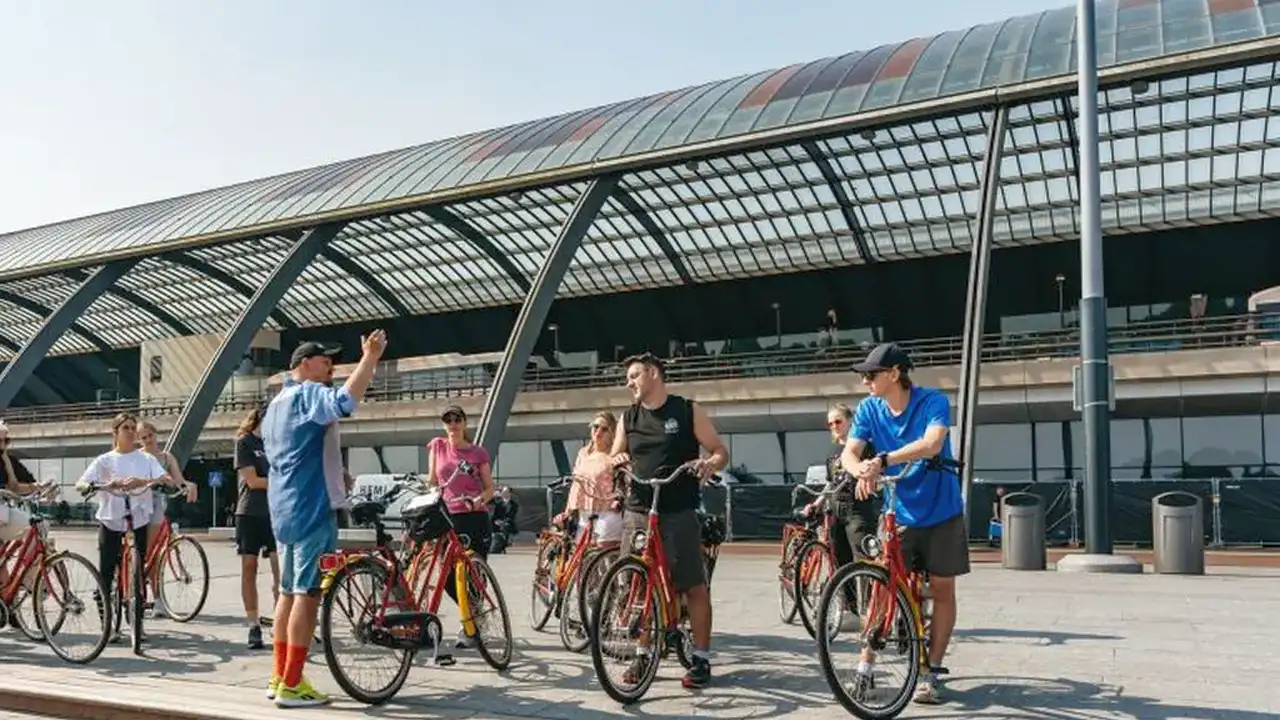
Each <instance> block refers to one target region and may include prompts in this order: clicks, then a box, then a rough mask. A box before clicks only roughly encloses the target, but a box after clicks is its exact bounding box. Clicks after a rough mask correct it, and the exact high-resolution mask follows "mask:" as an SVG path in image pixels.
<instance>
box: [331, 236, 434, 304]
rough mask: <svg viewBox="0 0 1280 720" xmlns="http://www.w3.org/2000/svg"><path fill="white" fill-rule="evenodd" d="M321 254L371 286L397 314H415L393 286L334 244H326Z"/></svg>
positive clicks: (374, 292) (370, 288)
mask: <svg viewBox="0 0 1280 720" xmlns="http://www.w3.org/2000/svg"><path fill="white" fill-rule="evenodd" d="M320 254H321V255H322V256H324V258H325V259H326V260H328V261H329V262H331V263H333V264H334V265H337V266H338V267H339V268H341V269H342V271H343V272H345V273H346V274H348V275H350V276H351V277H353V278H355V279H356V280H358V281H359V282H360V283H361V284H362V285H364V286H365V287H367V288H369V290H370V291H371V292H373V294H374V295H377V296H378V299H380V300H382V302H384V303H386V304H387V307H389V308H391V309H392V310H393V311H394V312H395V314H396V315H399V316H400V317H407V316H409V315H412V314H413V311H412V310H410V309H409V308H408V306H406V305H405V304H404V302H403V301H402V300H400V298H399V297H397V296H396V294H395V293H393V292H391V288H389V287H387V286H386V284H385V283H383V282H382V281H381V280H379V279H378V278H376V277H374V276H373V273H370V272H369V271H368V270H365V269H364V268H363V267H361V266H360V263H358V262H356V261H355V260H352V259H351V258H349V257H347V256H346V255H343V254H342V253H341V252H339V251H338V250H336V249H335V248H334V247H333V246H332V245H327V246H325V248H324V249H323V250H321V251H320Z"/></svg>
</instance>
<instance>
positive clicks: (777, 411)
mask: <svg viewBox="0 0 1280 720" xmlns="http://www.w3.org/2000/svg"><path fill="white" fill-rule="evenodd" d="M1112 362H1113V365H1114V367H1115V371H1116V385H1117V389H1116V395H1117V415H1121V416H1131V417H1142V416H1153V417H1154V416H1162V415H1163V416H1177V415H1180V414H1185V415H1190V414H1214V413H1222V412H1228V411H1239V410H1238V408H1235V406H1231V407H1228V406H1227V405H1226V404H1224V403H1228V404H1229V403H1237V404H1243V405H1244V406H1246V407H1248V408H1251V410H1249V411H1251V412H1259V411H1261V410H1262V409H1263V406H1264V405H1265V404H1266V403H1267V402H1269V399H1268V398H1270V397H1271V396H1275V397H1277V398H1278V399H1280V394H1277V393H1276V390H1277V389H1280V346H1277V345H1266V346H1253V347H1245V348H1223V349H1211V350H1188V351H1180V352H1168V353H1147V354H1134V355H1120V356H1115V357H1113V358H1112ZM1074 364H1075V361H1074V360H1073V359H1070V358H1067V359H1060V358H1045V359H1041V360H1029V361H1014V362H998V363H987V364H986V365H985V366H984V367H983V369H982V375H981V383H982V384H981V390H980V393H979V408H978V421H979V422H983V423H985V422H1020V421H1027V420H1055V419H1068V418H1072V417H1077V416H1078V413H1075V412H1074V411H1073V410H1072V409H1071V374H1072V372H1071V368H1072V366H1073V365H1074ZM913 376H914V379H915V381H916V382H917V383H918V384H920V385H924V386H930V387H937V388H941V389H943V390H944V391H948V392H950V393H951V394H952V395H953V399H954V392H955V390H956V389H957V387H958V385H959V368H957V367H937V368H920V369H918V370H917V371H916V372H915V373H913ZM672 391H673V392H676V393H679V394H682V395H686V396H688V397H692V398H694V399H696V400H697V401H699V402H701V403H703V404H704V405H705V406H706V407H707V408H708V410H709V412H710V413H711V415H712V416H713V417H714V418H715V420H716V424H717V426H718V427H719V428H720V429H721V430H722V431H723V432H767V431H783V430H801V429H803V430H812V429H815V428H818V427H819V426H820V424H821V417H822V415H823V414H824V413H825V412H826V410H827V408H828V407H830V406H831V405H832V404H835V403H837V402H850V403H853V402H857V401H858V400H859V399H861V397H862V396H863V394H864V390H863V387H862V383H861V381H860V380H859V379H858V378H857V377H856V376H855V375H854V374H853V373H852V372H849V373H832V374H823V375H793V376H786V377H765V378H741V379H731V380H706V381H700V382H690V383H680V384H673V385H672ZM629 402H630V397H629V395H628V394H627V391H626V389H625V388H623V387H622V386H621V385H619V386H617V387H604V388H582V389H576V390H560V391H552V392H527V393H521V394H520V395H519V396H517V398H516V403H515V408H514V412H513V414H512V419H511V423H510V424H509V426H508V428H507V433H506V439H507V440H550V439H569V438H576V437H581V436H582V434H583V430H584V428H585V427H586V425H587V422H588V421H589V420H590V417H591V415H592V413H594V412H596V411H597V410H599V409H602V408H604V409H613V410H615V411H620V410H621V409H622V408H624V407H625V406H626V405H627V404H628V403H629ZM454 403H456V404H458V405H460V406H462V407H463V408H464V409H465V410H466V411H467V413H468V414H469V415H471V416H472V423H473V426H474V423H475V418H476V417H477V416H478V415H479V414H480V411H481V409H482V407H483V404H484V398H483V397H478V396H477V397H460V398H454V399H452V400H433V401H407V402H394V403H390V402H388V403H369V404H367V405H365V406H363V407H362V408H361V409H360V410H359V411H358V412H357V415H356V417H353V418H350V419H348V420H346V421H344V422H343V441H344V444H346V445H349V446H364V447H367V446H373V445H409V444H418V443H423V442H425V441H426V440H427V439H428V438H429V437H430V436H431V435H433V434H435V433H438V432H439V431H440V423H439V417H440V412H441V411H442V410H443V409H444V407H445V406H446V405H449V404H454ZM1233 408H1235V409H1234V410H1233ZM242 415H243V413H241V412H237V413H218V414H215V415H213V416H212V417H211V418H210V420H209V423H208V425H207V426H206V431H205V433H204V435H203V437H202V439H201V443H200V445H199V447H198V449H197V452H218V453H222V452H227V451H229V448H230V441H231V438H232V434H233V433H234V430H235V428H236V426H237V425H238V423H239V421H240V419H241V416H242ZM152 419H153V420H154V421H155V423H156V425H157V427H158V428H159V429H160V432H161V433H162V434H164V433H165V432H166V431H167V430H169V429H170V428H171V427H172V425H173V423H174V421H175V420H176V416H158V417H154V418H152ZM109 427H110V424H109V422H108V421H106V420H85V421H73V422H63V423H47V424H32V425H11V430H10V431H11V433H12V434H13V436H14V438H15V440H16V446H17V448H18V449H19V450H21V451H22V452H25V453H27V454H28V455H31V456H33V457H57V456H70V455H75V454H79V453H80V452H82V451H83V450H85V449H87V450H89V451H92V452H96V451H100V450H101V449H102V448H105V447H106V446H107V444H108V429H109Z"/></svg>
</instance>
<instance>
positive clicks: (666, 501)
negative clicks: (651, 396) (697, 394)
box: [622, 395, 702, 512]
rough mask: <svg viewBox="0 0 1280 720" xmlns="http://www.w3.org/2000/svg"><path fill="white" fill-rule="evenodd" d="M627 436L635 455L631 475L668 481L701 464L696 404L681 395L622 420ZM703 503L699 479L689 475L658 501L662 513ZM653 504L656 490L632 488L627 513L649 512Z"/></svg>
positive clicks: (634, 410)
mask: <svg viewBox="0 0 1280 720" xmlns="http://www.w3.org/2000/svg"><path fill="white" fill-rule="evenodd" d="M622 427H623V429H624V430H625V431H626V433H627V452H628V453H630V455H631V471H632V472H634V473H635V474H636V477H639V478H643V479H645V480H648V479H650V478H655V477H665V476H666V475H667V474H668V473H670V472H671V471H672V470H674V469H675V468H676V467H677V466H679V465H681V464H682V463H686V462H688V461H690V460H697V459H698V455H699V452H700V447H699V445H698V438H697V437H696V436H694V434H693V401H692V400H686V399H685V398H682V397H680V396H679V395H668V396H667V401H666V402H665V403H663V404H662V407H659V408H657V409H655V410H650V409H648V408H645V407H643V406H642V405H640V404H639V403H636V404H635V405H632V406H631V407H630V408H628V409H627V411H626V413H624V414H623V416H622ZM701 501H702V491H701V486H700V484H699V482H698V478H697V476H696V475H693V474H692V473H688V474H686V475H685V476H684V477H679V478H676V479H675V480H672V481H671V483H669V484H668V485H666V486H664V487H663V488H662V495H661V496H659V498H658V511H659V512H678V511H680V510H694V509H697V507H698V505H699V504H700V503H701ZM652 502H653V488H651V487H649V486H647V485H634V484H633V485H632V487H631V489H630V490H629V491H628V492H627V509H628V510H633V511H635V512H648V511H649V505H650V504H651V503H652Z"/></svg>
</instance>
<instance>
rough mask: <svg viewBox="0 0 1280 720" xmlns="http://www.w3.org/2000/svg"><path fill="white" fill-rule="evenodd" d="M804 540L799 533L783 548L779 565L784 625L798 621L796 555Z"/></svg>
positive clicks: (780, 609) (781, 611) (779, 607)
mask: <svg viewBox="0 0 1280 720" xmlns="http://www.w3.org/2000/svg"><path fill="white" fill-rule="evenodd" d="M801 542H803V538H802V537H801V536H800V534H799V533H797V534H795V535H792V536H791V537H790V538H788V539H787V544H786V545H785V546H783V548H782V561H781V562H779V563H778V617H779V618H781V619H782V624H784V625H790V624H792V623H794V622H795V621H796V553H797V552H798V551H799V550H800V544H801Z"/></svg>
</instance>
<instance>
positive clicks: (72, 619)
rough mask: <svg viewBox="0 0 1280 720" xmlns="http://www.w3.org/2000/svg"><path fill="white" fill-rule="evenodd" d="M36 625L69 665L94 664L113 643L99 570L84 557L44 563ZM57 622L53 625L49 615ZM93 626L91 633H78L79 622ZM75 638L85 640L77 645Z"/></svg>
mask: <svg viewBox="0 0 1280 720" xmlns="http://www.w3.org/2000/svg"><path fill="white" fill-rule="evenodd" d="M33 595H34V597H35V608H36V624H37V625H38V626H39V628H40V633H41V634H42V635H44V640H45V642H46V643H48V644H49V648H50V649H51V650H53V653H54V654H55V655H57V656H58V657H60V658H62V659H63V660H66V661H67V662H70V663H76V664H85V663H90V662H93V661H94V660H95V659H96V658H97V657H98V656H99V655H101V654H102V650H103V648H105V647H106V646H107V641H108V640H110V639H111V623H110V617H108V616H107V612H108V611H109V610H110V608H109V606H108V604H107V603H108V601H107V600H105V599H104V598H106V597H107V591H106V587H105V586H104V585H103V583H102V576H100V575H99V574H98V570H97V568H95V567H94V566H93V564H92V563H90V562H89V561H88V560H86V559H84V557H82V556H80V555H77V554H75V553H72V552H66V551H63V552H60V553H58V554H57V555H54V556H53V557H51V558H49V559H48V560H47V561H46V562H45V566H44V571H43V572H41V573H40V574H39V575H38V576H37V577H36V587H35V591H34V593H33ZM51 610H52V614H53V615H54V622H50V617H49V616H50V611H51ZM81 620H87V621H90V622H94V623H95V624H96V626H97V627H95V628H94V629H93V630H91V631H88V630H87V631H85V632H75V630H77V629H79V625H80V621H81ZM76 638H83V639H84V642H83V644H82V645H81V644H77V643H75V642H74V641H75V640H76Z"/></svg>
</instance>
